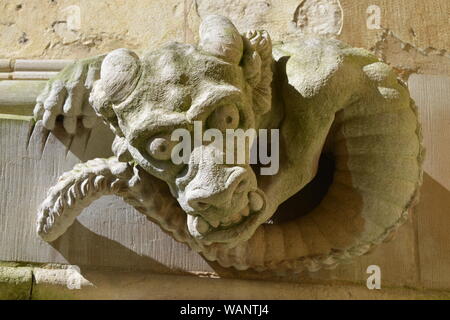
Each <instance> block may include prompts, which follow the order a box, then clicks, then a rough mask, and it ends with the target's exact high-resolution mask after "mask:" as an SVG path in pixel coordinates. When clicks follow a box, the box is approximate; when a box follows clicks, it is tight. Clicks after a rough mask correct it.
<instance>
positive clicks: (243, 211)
mask: <svg viewBox="0 0 450 320" xmlns="http://www.w3.org/2000/svg"><path fill="white" fill-rule="evenodd" d="M239 214H240V215H242V216H244V217H247V216H248V215H249V214H250V208H249V207H248V206H246V207H245V208H244V209H242V210H241V212H239Z"/></svg>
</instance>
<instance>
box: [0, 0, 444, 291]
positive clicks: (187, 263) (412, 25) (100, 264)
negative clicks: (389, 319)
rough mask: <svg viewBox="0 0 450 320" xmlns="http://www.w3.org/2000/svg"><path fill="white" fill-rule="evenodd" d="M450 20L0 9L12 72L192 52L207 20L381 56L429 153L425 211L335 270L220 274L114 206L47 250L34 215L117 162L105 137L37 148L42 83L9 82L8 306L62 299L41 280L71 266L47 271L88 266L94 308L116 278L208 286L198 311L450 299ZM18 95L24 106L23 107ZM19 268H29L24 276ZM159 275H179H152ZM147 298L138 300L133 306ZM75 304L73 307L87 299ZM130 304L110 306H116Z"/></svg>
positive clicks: (288, 9) (147, 2) (3, 150)
mask: <svg viewBox="0 0 450 320" xmlns="http://www.w3.org/2000/svg"><path fill="white" fill-rule="evenodd" d="M449 11H450V3H449V2H448V1H447V0H436V1H419V0H397V1H392V0H372V1H371V0H358V1H356V0H340V1H338V0H318V1H311V0H304V1H302V0H296V1H294V0H262V1H258V0H257V1H250V0H230V1H206V0H197V1H193V0H184V1H180V0H164V1H160V0H138V1H125V0H106V1H88V0H84V1H69V0H68V1H62V0H59V1H50V0H48V1H47V0H28V1H16V0H11V1H2V2H0V59H4V60H2V61H7V63H6V62H5V63H6V64H8V65H10V64H13V62H14V59H76V58H82V57H88V56H93V55H97V54H101V53H105V52H108V51H111V50H113V49H116V48H120V47H127V48H130V49H133V50H135V51H136V52H138V53H142V52H143V51H145V50H146V49H151V48H154V47H158V46H160V45H162V44H163V43H165V42H168V41H180V42H192V43H193V42H196V41H197V28H198V25H199V22H200V20H201V17H202V16H204V15H207V14H210V13H218V14H223V15H227V16H229V17H230V18H231V19H232V20H233V22H235V23H236V25H237V26H238V28H239V29H240V30H241V31H245V30H246V29H248V28H263V29H267V30H268V31H269V32H270V34H271V36H272V38H273V39H275V40H279V41H282V40H289V39H293V38H295V36H296V35H297V34H299V33H308V32H319V33H322V34H325V35H327V36H330V37H337V38H338V39H342V40H344V41H346V42H348V43H349V44H351V45H353V46H358V47H364V48H367V49H370V50H372V51H373V52H375V53H376V54H377V55H378V56H379V57H380V58H382V59H383V60H384V61H386V62H388V63H389V64H391V65H392V66H394V67H395V68H396V69H397V71H399V72H400V74H401V75H402V77H403V78H404V79H405V80H406V81H407V82H408V85H409V88H410V90H411V94H412V96H413V98H414V99H415V100H416V102H417V105H418V107H419V111H420V115H421V118H422V123H423V128H424V139H425V146H426V148H427V157H426V161H425V174H424V183H423V187H422V190H421V194H422V195H421V201H420V203H419V205H418V206H417V207H416V208H415V209H414V211H413V212H412V214H411V217H410V219H409V221H408V222H407V223H406V224H405V225H404V226H403V227H402V228H401V229H400V231H399V232H398V234H397V237H396V239H395V240H394V241H391V242H389V243H386V244H382V245H381V246H380V247H379V248H378V249H377V250H376V251H375V252H373V253H371V254H369V255H366V256H364V257H361V258H359V259H356V260H355V261H354V263H352V264H350V265H344V266H340V267H338V268H337V269H335V270H323V271H320V272H317V273H311V274H308V273H303V274H299V275H288V276H286V275H284V276H282V275H276V274H259V273H255V272H238V271H235V270H232V269H224V268H221V267H219V266H218V265H216V264H214V263H209V262H206V261H205V260H204V259H202V257H201V256H199V255H197V254H195V253H194V252H192V251H191V250H189V249H188V248H187V247H185V246H184V245H182V244H179V243H176V242H175V241H174V240H172V239H171V238H170V237H168V236H167V235H165V234H164V233H163V232H161V231H160V230H159V228H158V227H156V226H155V225H153V224H152V223H151V222H149V221H147V220H146V219H145V218H143V217H141V216H140V215H139V214H138V213H137V212H135V210H134V209H132V208H131V207H129V206H128V205H126V204H125V203H123V202H122V201H121V200H119V199H118V198H114V197H109V198H105V199H102V200H99V201H98V202H97V203H95V204H94V205H93V206H91V207H90V208H89V209H88V210H87V212H85V213H84V214H83V215H82V216H80V218H79V222H78V223H77V224H76V225H74V226H73V227H72V228H71V230H70V231H69V233H68V235H67V236H65V237H63V239H61V241H58V242H56V244H52V245H49V244H47V243H45V242H43V241H41V240H39V239H37V237H36V236H35V233H34V219H35V213H36V207H37V205H38V204H39V202H40V201H41V200H42V198H43V197H44V194H45V192H46V190H47V188H48V187H49V186H50V185H52V184H53V183H54V181H55V179H56V178H57V176H59V175H60V174H61V173H62V172H64V171H65V170H67V169H69V168H71V167H72V166H73V164H74V163H76V162H79V161H80V160H82V161H84V160H86V159H89V158H91V157H93V156H104V155H107V154H108V152H110V151H109V150H98V149H96V148H95V139H108V138H111V137H110V136H108V134H107V133H106V131H105V128H102V127H99V128H97V129H96V130H97V131H95V132H94V134H89V135H88V133H86V132H85V133H83V134H81V135H80V136H78V137H76V138H75V139H74V140H70V141H69V140H64V139H61V138H59V137H58V134H57V133H56V134H55V135H49V136H48V137H47V138H46V139H45V140H44V141H35V140H33V139H37V138H36V137H38V135H37V131H36V130H37V129H36V128H35V131H34V132H33V134H30V127H29V122H28V120H29V119H30V118H29V115H30V114H31V109H32V101H33V100H34V97H35V95H36V92H37V91H38V89H39V88H40V87H41V85H42V82H40V81H37V82H32V81H30V80H23V81H17V80H14V81H16V82H14V81H5V82H3V83H1V82H0V90H1V92H3V96H1V97H0V140H1V141H0V169H1V171H0V172H1V174H0V230H1V233H0V261H2V260H3V261H10V262H9V263H7V264H4V265H3V266H1V269H0V283H1V284H0V298H1V297H4V296H2V292H8V291H7V290H9V289H7V288H10V287H11V284H14V286H15V287H17V288H18V289H17V290H16V291H14V292H13V293H11V295H10V294H9V293H8V295H6V296H7V297H14V294H17V295H18V296H17V297H19V298H30V297H32V296H30V295H29V292H30V289H31V287H33V286H35V287H36V288H37V290H32V291H33V292H34V294H35V296H33V298H46V297H52V295H53V296H54V294H55V293H54V292H55V290H56V292H58V290H60V289H54V287H56V288H63V289H61V290H65V285H66V284H65V283H63V285H61V286H58V281H53V282H52V281H50V280H49V281H47V280H48V279H52V275H51V274H52V273H51V272H49V271H45V270H61V268H62V270H64V267H54V266H51V265H50V266H49V265H47V263H53V264H55V263H57V264H71V265H77V266H80V267H81V271H82V272H81V273H82V274H83V277H84V278H86V279H87V280H88V283H93V284H95V285H99V286H100V287H101V288H109V289H102V290H103V291H99V292H97V293H92V292H91V291H89V290H91V289H89V286H88V285H87V289H86V290H87V291H83V290H82V291H83V292H87V293H86V295H85V296H88V297H95V296H96V295H97V297H99V296H101V294H106V293H105V292H111V290H112V291H113V292H115V291H114V290H116V288H117V287H114V286H113V285H111V284H108V283H109V282H108V281H107V280H105V279H109V278H108V277H109V275H110V274H109V273H108V272H111V270H118V272H119V273H118V274H119V275H122V276H120V277H122V278H123V281H124V283H130V284H128V285H127V286H128V287H131V288H128V289H127V290H128V291H126V292H128V297H139V298H145V297H148V298H155V297H159V298H161V297H164V298H168V297H171V298H176V297H179V298H187V297H189V296H188V295H185V293H183V292H184V291H183V290H185V289H183V288H188V286H189V283H190V282H189V281H193V280H192V279H191V277H200V276H201V277H208V278H210V279H203V280H202V281H203V282H202V289H201V290H199V294H198V295H197V296H195V297H196V298H205V297H209V298H221V297H226V298H233V297H235V298H246V297H248V298H253V297H255V298H256V297H258V298H270V297H272V298H275V297H285V298H395V297H397V298H405V297H410V298H426V297H431V298H435V297H441V298H446V297H448V294H449V293H448V292H449V291H450V272H449V271H450V253H449V252H450V234H449V233H448V231H447V230H448V226H449V225H450V202H449V199H450V197H449V195H450V194H449V193H450V191H449V190H450V162H449V161H448V159H449V158H450V150H449V147H448V146H450V106H449V104H448V101H450V97H449V92H450V90H449V88H450V55H449V53H448V50H449V49H450V48H449V47H450V36H449V31H448V13H449ZM378 13H379V14H378ZM0 69H1V68H0ZM5 70H6V69H5ZM1 71H3V70H0V72H1ZM8 72H9V71H8ZM18 82H20V84H19V83H18ZM5 92H8V94H9V96H7V95H5V94H4V93H5ZM16 96H19V97H18V100H14V99H13V98H14V97H16ZM11 99H12V100H11ZM19 100H20V101H25V102H24V103H23V104H22V105H20V106H19V105H18V103H16V102H14V103H11V101H19ZM8 103H9V104H8ZM27 146H29V147H27ZM23 199H27V201H23ZM11 261H21V263H18V264H11ZM23 261H26V262H31V263H32V264H30V265H28V264H25V265H24V264H23V263H22V262H23ZM43 264H44V265H43ZM370 265H378V266H380V268H381V270H382V290H381V291H379V292H377V293H374V292H370V291H369V290H368V289H367V288H366V286H365V281H366V279H367V277H368V274H367V273H366V270H367V267H368V266H370ZM92 269H93V270H94V271H91V270H92ZM42 270H44V271H45V272H43V271H42ZM46 272H47V273H46ZM55 272H56V273H57V271H55ZM127 272H128V273H127ZM48 273H50V275H48ZM154 273H158V274H171V275H165V276H161V275H158V276H154V277H153V278H152V276H149V274H154ZM33 275H34V279H35V280H32V279H33ZM46 275H48V277H47V276H46ZM182 275H187V276H186V277H183V276H182ZM39 277H40V278H39ZM170 277H173V278H170ZM217 278H225V279H221V280H218V279H217ZM229 278H233V279H234V280H229ZM5 279H6V280H5ZM14 279H16V280H14ZM36 279H41V280H40V282H39V281H36ZM46 279H47V280H46ZM134 279H145V282H144V283H146V288H147V289H146V290H145V292H146V293H145V294H144V293H142V290H141V289H142V287H141V288H136V287H133V285H132V284H133V283H136V281H135V280H134ZM170 279H172V280H170ZM238 279H239V280H238ZM255 280H256V281H255ZM258 280H270V281H276V288H277V289H276V290H272V289H271V290H272V291H268V286H267V282H262V281H258ZM165 281H166V282H167V281H177V283H180V284H179V286H180V287H179V288H180V291H179V292H181V293H179V295H178V296H177V293H175V292H174V290H172V289H170V288H165V289H164V287H163V289H162V290H163V291H158V293H157V294H156V293H155V294H152V291H151V288H160V287H161V284H162V283H164V282H165ZM196 283H197V282H196ZM16 284H19V286H16ZM271 284H272V283H271ZM299 284H300V285H299ZM216 285H217V286H218V287H219V288H225V287H227V288H228V287H230V288H234V289H233V290H231V289H230V291H227V294H225V295H224V294H223V293H221V291H220V290H216V289H213V288H216ZM39 286H40V287H39ZM405 287H407V288H414V289H405ZM39 288H43V289H41V290H40V291H39V290H38V289H39ZM52 288H53V289H52ZM270 288H273V287H270ZM2 290H3V291H2ZM52 290H53V291H52ZM108 290H110V291H108ZM139 290H141V294H140V295H139V296H136V292H139ZM164 290H166V291H164ZM202 290H203V291H202ZM436 290H437V291H436ZM257 291H260V293H258V294H256V293H255V292H257ZM18 292H19V293H18ZM70 293H71V294H73V297H77V294H79V292H77V293H76V294H75V293H74V292H70ZM39 294H41V295H39ZM126 295H127V294H126V293H122V295H117V296H114V295H113V294H112V293H108V297H119V296H120V297H123V296H126ZM78 297H79V296H78Z"/></svg>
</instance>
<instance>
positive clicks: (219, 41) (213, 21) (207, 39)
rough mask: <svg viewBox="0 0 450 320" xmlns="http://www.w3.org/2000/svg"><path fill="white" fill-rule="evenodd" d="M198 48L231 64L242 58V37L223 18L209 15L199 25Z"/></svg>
mask: <svg viewBox="0 0 450 320" xmlns="http://www.w3.org/2000/svg"><path fill="white" fill-rule="evenodd" d="M199 45H200V47H201V48H202V49H204V50H205V51H207V52H209V53H211V54H213V55H215V56H217V57H219V58H221V59H223V60H225V61H227V62H231V63H235V64H238V63H239V62H240V61H241V58H242V52H243V43H242V37H241V35H240V34H239V32H238V31H237V29H236V27H235V26H234V25H233V24H232V23H231V21H230V20H228V19H227V18H225V17H222V16H218V15H210V16H207V17H206V18H205V19H203V21H202V24H201V25H200V44H199Z"/></svg>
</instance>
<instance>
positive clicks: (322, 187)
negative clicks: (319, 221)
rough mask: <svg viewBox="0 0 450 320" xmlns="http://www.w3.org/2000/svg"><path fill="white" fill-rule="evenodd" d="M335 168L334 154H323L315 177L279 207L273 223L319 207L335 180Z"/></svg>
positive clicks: (288, 219)
mask: <svg viewBox="0 0 450 320" xmlns="http://www.w3.org/2000/svg"><path fill="white" fill-rule="evenodd" d="M334 169H335V164H334V159H333V158H332V156H331V155H329V154H322V155H321V156H320V160H319V169H318V170H317V174H316V176H315V177H314V179H313V180H311V182H309V183H308V184H307V185H306V186H305V187H304V188H303V189H302V190H300V191H299V192H297V193H296V194H294V195H293V196H292V197H290V198H289V199H288V200H286V201H285V202H283V203H282V204H281V205H280V206H279V207H278V209H277V211H275V213H274V215H273V217H272V219H271V220H272V221H273V223H282V222H285V221H290V220H293V219H295V218H298V217H301V216H304V215H306V214H308V213H309V212H311V210H313V209H314V208H315V207H317V206H318V205H319V203H320V202H321V201H322V199H323V198H324V197H325V195H326V193H327V191H328V188H329V187H330V185H331V183H332V182H333V174H334Z"/></svg>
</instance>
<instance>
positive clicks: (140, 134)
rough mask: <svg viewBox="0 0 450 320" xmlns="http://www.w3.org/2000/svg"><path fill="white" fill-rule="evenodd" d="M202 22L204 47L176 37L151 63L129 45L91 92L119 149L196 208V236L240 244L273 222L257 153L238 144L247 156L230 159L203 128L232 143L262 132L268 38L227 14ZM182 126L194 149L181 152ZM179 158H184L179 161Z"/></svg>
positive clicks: (112, 57)
mask: <svg viewBox="0 0 450 320" xmlns="http://www.w3.org/2000/svg"><path fill="white" fill-rule="evenodd" d="M214 19H216V20H214ZM217 19H219V20H217ZM217 23H219V24H220V23H221V24H222V25H221V28H216V26H217ZM223 24H225V25H223ZM202 28H203V30H202V29H201V36H202V41H203V44H202V42H201V43H200V46H198V47H195V46H192V45H184V44H178V43H173V44H170V45H168V46H165V47H163V48H161V49H159V50H156V51H153V52H150V53H148V54H146V55H145V56H144V57H143V58H142V59H141V60H140V59H139V58H138V57H137V56H136V55H135V54H134V53H133V52H131V51H129V50H125V49H118V50H116V51H113V52H112V53H110V54H109V55H108V56H107V57H106V58H105V60H104V62H103V65H102V71H101V79H100V80H99V81H97V83H96V85H95V88H94V90H93V94H92V96H91V98H92V101H93V105H94V108H95V109H96V110H97V112H98V113H99V114H101V115H102V116H103V117H104V119H105V120H106V121H107V122H109V123H110V124H111V126H112V128H113V130H114V131H115V133H116V135H117V138H116V142H115V144H116V146H115V147H114V146H113V150H114V151H115V153H116V155H117V156H118V157H119V158H120V157H122V158H123V159H126V160H132V161H135V162H136V163H137V164H138V165H139V166H141V167H142V168H144V169H145V170H146V171H147V172H149V173H150V174H152V175H153V176H155V177H157V178H159V179H162V180H164V181H165V182H167V184H168V186H169V188H170V190H171V193H172V195H173V196H174V197H176V199H177V200H178V203H179V204H180V206H181V208H182V209H183V210H184V211H185V213H186V214H187V227H188V230H189V233H190V234H191V236H193V237H194V238H196V239H197V240H198V241H202V242H204V243H212V242H222V243H235V242H236V241H239V240H247V239H248V238H249V237H250V236H251V235H252V234H253V232H254V231H255V230H256V228H257V227H258V226H259V225H260V224H261V223H262V222H264V221H265V220H266V219H267V218H268V217H267V216H265V214H264V207H265V198H264V194H263V192H262V191H261V190H259V189H258V185H257V179H256V176H255V173H254V172H253V170H252V169H251V167H250V165H249V161H248V159H249V154H248V153H249V152H248V151H249V150H248V149H247V148H244V150H235V151H236V153H238V152H244V153H245V157H244V158H245V159H246V160H245V161H243V162H237V161H233V162H232V163H229V162H228V161H223V160H224V159H225V150H224V149H219V148H217V145H216V144H215V143H213V142H214V141H215V138H212V139H211V137H210V138H209V139H205V138H204V137H203V133H204V132H205V131H206V130H208V129H215V130H214V131H215V135H221V136H222V137H223V141H226V140H227V138H226V135H227V134H228V133H230V132H233V131H230V130H236V129H241V130H243V131H246V130H247V129H249V128H255V126H256V117H257V116H258V114H260V113H262V111H261V109H262V108H261V105H262V104H259V105H255V103H254V100H255V92H254V91H255V90H256V89H257V86H258V84H261V82H262V81H261V58H260V56H259V55H258V52H257V50H256V49H255V47H257V46H256V44H258V45H259V44H260V42H261V41H260V40H261V39H262V37H261V34H258V35H257V36H258V37H259V39H258V41H253V42H254V45H252V42H251V41H250V40H249V39H247V38H245V37H241V36H240V35H239V34H238V33H237V31H236V30H235V29H234V27H233V26H232V25H231V24H230V25H228V21H222V20H221V17H213V18H212V21H206V22H204V24H203V26H202ZM264 39H265V40H266V43H267V44H269V40H268V38H264ZM205 41H206V43H205ZM255 68H256V70H255ZM249 70H252V72H249ZM266 82H267V79H266ZM266 86H267V84H266ZM266 89H267V88H266ZM258 92H259V93H260V94H261V92H264V90H263V89H262V88H260V89H259V91H258ZM269 92H270V91H269ZM269 95H270V93H269ZM265 98H267V97H265ZM261 100H264V99H263V97H261ZM177 129H183V130H184V131H183V132H184V136H183V139H184V140H185V142H186V140H187V142H188V146H189V148H188V149H187V150H186V149H183V150H179V149H176V150H174V149H175V148H177V145H178V146H179V143H178V142H177V141H174V139H173V136H172V134H173V133H174V132H175V130H177ZM205 140H206V141H205ZM117 145H118V146H117ZM239 147H240V146H239V145H236V146H235V148H239ZM174 154H178V155H180V156H181V157H182V158H183V159H184V161H183V162H182V163H179V162H176V161H174V159H173V155H174ZM220 159H221V160H220Z"/></svg>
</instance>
